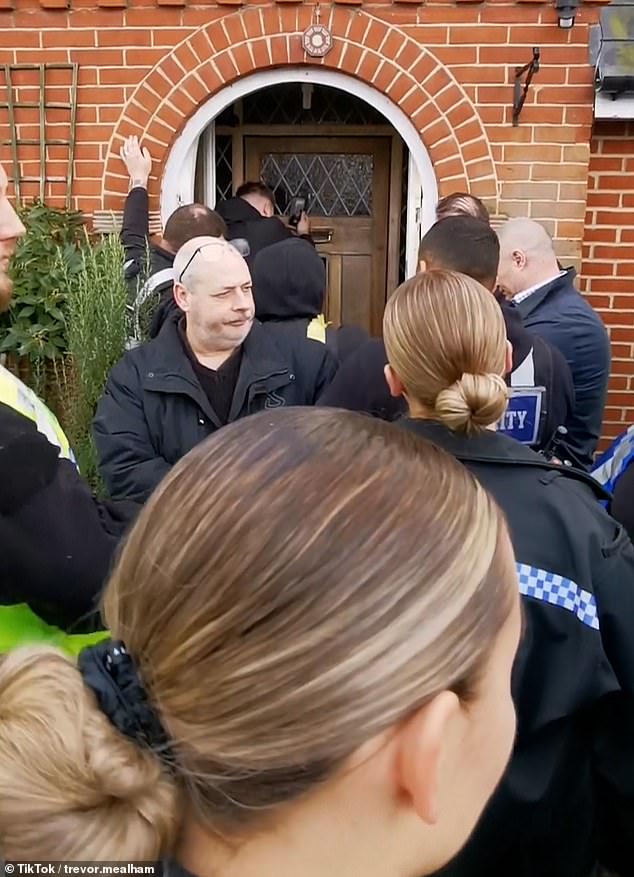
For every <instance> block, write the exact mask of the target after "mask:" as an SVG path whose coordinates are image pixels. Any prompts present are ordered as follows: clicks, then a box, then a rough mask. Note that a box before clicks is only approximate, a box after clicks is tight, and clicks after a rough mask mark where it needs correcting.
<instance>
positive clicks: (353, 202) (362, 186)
mask: <svg viewBox="0 0 634 877" xmlns="http://www.w3.org/2000/svg"><path fill="white" fill-rule="evenodd" d="M373 164H374V160H373V156H372V155H363V154H345V153H344V154H339V153H269V154H268V155H265V156H263V159H262V166H261V176H262V179H263V180H264V182H265V183H266V184H267V186H269V187H270V188H271V189H272V190H273V192H274V193H275V197H276V200H277V206H278V208H279V210H280V211H281V212H282V213H283V212H284V211H285V209H286V205H287V204H288V202H289V200H290V199H291V198H292V197H293V196H294V195H300V194H304V193H308V194H309V196H310V213H311V216H371V215H372V175H373V170H374V167H373Z"/></svg>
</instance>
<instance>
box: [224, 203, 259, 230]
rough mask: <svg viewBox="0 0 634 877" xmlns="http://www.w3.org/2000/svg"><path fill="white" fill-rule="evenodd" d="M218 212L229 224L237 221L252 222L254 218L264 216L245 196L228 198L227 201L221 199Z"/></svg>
mask: <svg viewBox="0 0 634 877" xmlns="http://www.w3.org/2000/svg"><path fill="white" fill-rule="evenodd" d="M216 212H217V213H219V214H220V215H221V216H222V218H223V219H224V221H225V222H226V223H227V225H229V226H231V225H233V224H234V223H236V222H251V221H252V220H254V219H261V218H262V214H261V213H260V212H259V211H258V210H256V209H255V207H253V206H252V205H251V204H249V202H248V201H245V200H244V198H227V200H226V201H221V202H220V203H219V204H218V206H217V207H216Z"/></svg>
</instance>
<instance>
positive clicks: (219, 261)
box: [94, 237, 336, 502]
mask: <svg viewBox="0 0 634 877" xmlns="http://www.w3.org/2000/svg"><path fill="white" fill-rule="evenodd" d="M174 298H175V301H176V304H177V305H178V307H179V313H177V314H175V315H174V316H173V318H171V319H170V320H169V321H168V322H166V323H165V324H164V326H163V328H162V329H161V331H160V333H159V335H158V336H157V337H156V338H154V339H153V340H152V341H149V342H148V343H146V344H142V345H141V346H139V347H136V348H135V349H133V350H130V351H128V352H127V353H126V354H125V355H124V357H123V358H122V359H121V361H120V362H119V363H118V364H117V365H116V366H115V368H114V369H113V370H112V373H111V375H110V378H109V380H108V384H107V387H106V390H105V393H104V395H103V397H102V399H101V401H100V403H99V406H98V409H97V415H96V417H95V421H94V435H95V442H96V445H97V452H98V457H99V466H100V470H101V473H102V475H103V478H104V480H105V483H106V486H107V488H108V491H109V493H110V495H111V496H112V497H116V498H122V499H123V498H125V499H131V500H134V501H136V502H145V500H146V499H147V498H148V497H149V495H150V494H151V492H152V491H153V489H154V488H155V487H156V485H157V484H158V483H159V481H160V480H161V479H162V478H163V476H164V475H165V474H166V473H167V472H168V471H169V469H170V468H171V466H173V465H174V463H176V462H177V461H178V460H179V459H180V458H181V457H182V456H184V454H186V453H187V452H188V451H189V450H191V448H193V447H194V446H195V445H196V444H198V442H200V441H202V440H203V439H204V438H206V437H207V436H208V435H210V434H211V433H212V432H214V431H215V430H217V429H220V428H222V427H223V426H225V425H226V424H228V423H232V422H233V421H234V420H238V419H239V418H241V417H245V416H246V415H248V414H252V413H254V412H256V411H261V410H262V409H265V408H279V407H282V406H285V405H312V404H314V402H315V400H316V399H317V397H318V396H319V394H320V393H321V392H322V391H323V389H324V388H325V387H326V386H327V384H328V383H329V381H330V380H331V378H332V376H333V375H334V373H335V370H336V363H335V361H334V359H333V358H332V355H331V354H330V353H329V351H328V349H327V348H326V346H325V345H323V344H320V343H318V342H316V341H312V340H310V339H308V338H306V337H305V335H304V334H303V333H299V332H296V331H292V330H289V329H288V327H286V326H284V325H277V324H266V325H263V324H261V323H259V322H258V321H257V320H256V319H255V308H254V304H253V295H252V290H251V275H250V273H249V269H248V267H247V264H246V262H245V260H244V258H243V257H242V256H241V255H240V253H239V252H238V250H237V249H236V248H235V247H234V246H233V245H232V244H230V243H227V241H225V240H223V239H221V238H210V237H200V238H194V239H192V240H190V241H188V242H187V243H186V244H184V246H183V247H181V249H180V250H179V251H178V253H177V254H176V258H175V260H174Z"/></svg>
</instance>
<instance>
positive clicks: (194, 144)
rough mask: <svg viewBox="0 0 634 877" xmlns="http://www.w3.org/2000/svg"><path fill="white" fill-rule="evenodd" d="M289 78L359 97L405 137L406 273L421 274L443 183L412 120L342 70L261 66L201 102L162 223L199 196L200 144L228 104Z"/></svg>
mask: <svg viewBox="0 0 634 877" xmlns="http://www.w3.org/2000/svg"><path fill="white" fill-rule="evenodd" d="M288 82H299V83H306V82H310V83H314V84H316V85H329V86H331V87H332V88H338V89H340V90H341V91H345V92H348V94H353V95H355V97H358V98H360V99H361V100H364V101H365V102H366V103H368V104H370V106H372V107H374V109H377V110H379V112H380V113H382V114H383V115H384V116H385V118H386V119H387V120H388V121H389V122H390V123H391V124H392V125H393V126H394V128H395V129H396V130H397V131H398V133H399V134H400V135H401V137H402V138H403V140H404V141H405V143H406V145H407V148H408V149H409V153H410V162H409V186H408V198H407V244H406V274H407V276H408V277H410V276H411V275H412V274H414V273H415V272H416V267H417V258H418V243H419V241H420V238H421V234H423V233H424V232H425V231H426V230H427V229H428V228H429V227H430V226H431V225H433V223H434V221H435V218H436V203H437V201H438V186H437V183H436V175H435V174H434V168H433V165H432V163H431V159H430V157H429V153H428V152H427V150H426V149H425V146H424V144H423V142H422V140H421V139H420V135H419V133H418V131H417V130H416V128H415V127H414V125H413V124H412V122H411V121H410V119H408V117H407V116H406V115H405V113H404V112H403V111H402V110H401V109H400V108H399V107H398V106H396V104H394V103H392V101H391V100H390V99H389V98H388V97H387V96H386V95H384V94H383V93H382V92H380V91H377V89H375V88H373V87H372V86H371V85H367V84H366V83H364V82H360V81H359V80H358V79H355V78H354V77H352V76H349V75H348V74H346V73H341V72H339V71H337V70H325V69H323V68H319V67H281V68H279V69H275V70H262V71H259V72H256V73H252V74H251V75H250V76H245V77H243V78H242V79H238V80H237V81H236V82H234V83H233V84H232V85H228V86H226V88H222V89H221V90H220V91H219V92H217V93H216V94H214V95H213V97H210V98H209V100H208V101H206V102H205V103H204V104H202V105H201V106H200V107H199V108H198V109H197V110H196V112H195V113H194V115H193V116H192V117H191V118H190V119H189V120H188V121H187V123H186V125H185V127H184V128H183V131H182V132H181V134H180V135H179V136H178V137H177V139H176V141H175V142H174V145H173V147H172V149H171V150H170V154H169V156H168V159H167V162H166V164H165V171H164V173H163V180H162V184H161V216H162V219H163V223H165V222H166V220H167V217H168V216H169V215H170V214H171V213H172V212H173V211H174V210H175V209H176V208H177V207H178V206H180V205H181V204H190V203H191V202H192V201H193V200H194V175H195V170H196V155H197V151H198V142H199V139H200V136H201V134H202V133H203V132H204V131H205V129H206V128H208V127H209V126H210V124H211V123H212V122H213V120H214V119H215V118H216V117H217V116H218V115H219V114H220V113H221V112H222V111H223V110H224V109H225V108H226V107H228V106H230V105H231V104H232V103H234V102H235V101H237V100H239V99H240V98H242V97H245V96H246V95H247V94H251V93H252V92H254V91H260V90H261V89H263V88H268V87H269V86H271V85H279V84H280V83H288ZM209 179H211V180H213V175H208V180H209ZM210 190H211V191H210ZM214 193H215V186H212V185H209V188H208V191H207V195H208V196H209V195H211V196H212V197H211V198H209V200H208V204H209V206H210V207H213V206H214V203H215V200H214Z"/></svg>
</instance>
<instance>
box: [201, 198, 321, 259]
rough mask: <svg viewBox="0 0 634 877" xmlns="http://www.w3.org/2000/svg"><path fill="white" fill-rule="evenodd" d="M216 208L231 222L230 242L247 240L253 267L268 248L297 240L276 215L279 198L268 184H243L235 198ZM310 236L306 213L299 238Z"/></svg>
mask: <svg viewBox="0 0 634 877" xmlns="http://www.w3.org/2000/svg"><path fill="white" fill-rule="evenodd" d="M216 209H217V211H218V213H219V214H220V216H222V218H223V219H224V221H225V222H226V223H227V228H228V240H231V241H233V240H236V239H242V240H246V241H247V243H248V245H249V255H248V256H247V257H246V261H247V264H248V265H249V267H251V266H252V264H253V260H254V259H255V256H256V255H257V254H258V253H259V252H260V250H263V249H264V247H269V246H271V244H277V243H279V242H280V241H285V240H288V239H289V238H292V237H295V232H294V231H293V230H291V229H290V228H288V226H286V225H284V223H283V222H282V220H281V219H280V218H279V217H278V216H275V195H274V194H273V192H271V190H270V189H269V188H268V186H265V185H264V183H260V182H247V183H243V184H242V185H241V186H240V187H239V188H238V190H237V192H236V195H235V198H228V199H227V200H226V201H221V202H220V203H219V204H218V205H217V207H216ZM309 234H310V222H309V220H308V217H307V216H306V214H305V213H303V214H302V216H301V219H300V220H299V223H298V225H297V235H299V237H305V238H307V237H308V236H309Z"/></svg>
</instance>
